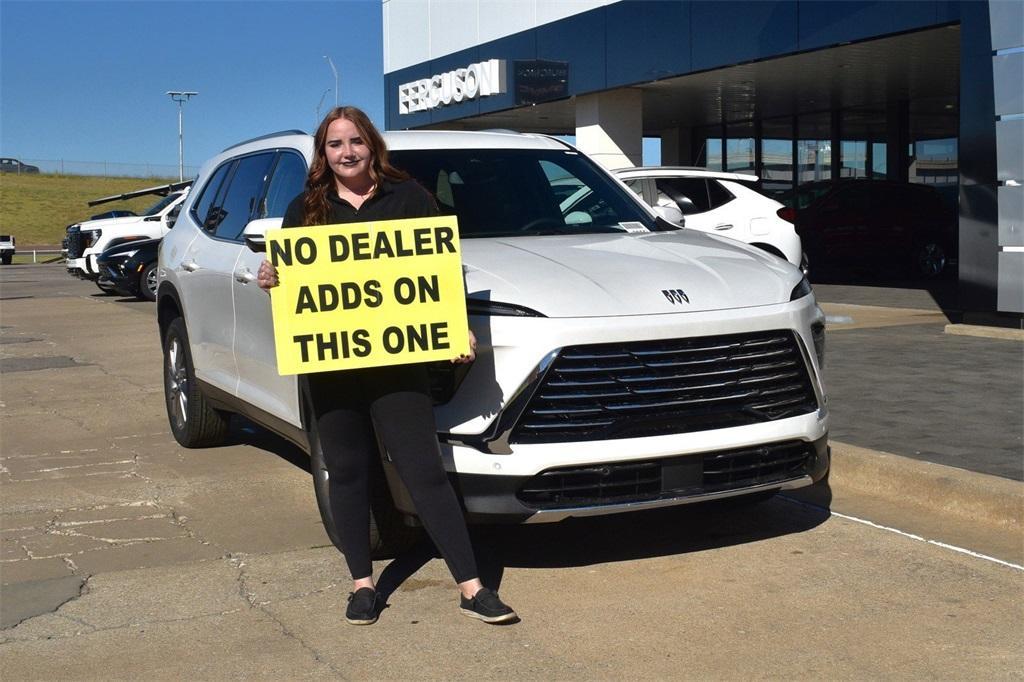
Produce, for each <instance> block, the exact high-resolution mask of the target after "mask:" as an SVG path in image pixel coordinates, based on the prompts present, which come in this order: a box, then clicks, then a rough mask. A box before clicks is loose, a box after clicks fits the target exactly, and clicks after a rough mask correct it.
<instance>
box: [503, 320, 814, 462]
mask: <svg viewBox="0 0 1024 682" xmlns="http://www.w3.org/2000/svg"><path fill="white" fill-rule="evenodd" d="M817 408H818V401H817V397H816V395H815V392H814V387H813V385H812V384H811V379H810V375H809V373H808V370H807V365H806V362H805V360H804V356H803V354H802V353H801V352H800V347H799V344H798V341H797V338H796V335H795V333H794V332H793V331H792V330H775V331H768V332H753V333H746V334H730V335H723V336H705V337H696V338H683V339H666V340H659V341H641V342H632V343H618V344H599V345H589V346H570V347H567V348H564V349H563V350H562V352H561V353H560V354H559V356H558V358H557V359H556V360H555V362H554V364H553V365H552V367H551V369H550V371H549V372H548V373H547V375H546V377H545V380H544V382H543V383H542V384H541V386H540V387H539V388H538V389H537V391H536V392H535V393H534V396H533V398H532V399H531V400H530V403H529V404H528V405H527V407H526V409H525V410H524V411H523V413H522V416H521V417H520V419H519V421H518V422H517V423H516V426H515V428H514V429H513V431H512V434H511V437H510V442H513V443H550V442H567V441H585V440H611V439H615V438H637V437H644V436H655V435H666V434H673V433H690V432H694V431H704V430H709V429H719V428H728V427H732V426H744V425H747V424H757V423H762V422H768V421H774V420H777V419H785V418H787V417H792V416H796V415H800V414H808V413H810V412H814V411H815V410H816V409H817Z"/></svg>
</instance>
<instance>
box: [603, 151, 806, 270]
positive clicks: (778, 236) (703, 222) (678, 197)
mask: <svg viewBox="0 0 1024 682" xmlns="http://www.w3.org/2000/svg"><path fill="white" fill-rule="evenodd" d="M614 173H615V175H617V176H618V178H619V179H620V180H622V181H623V182H624V183H626V185H627V186H628V187H629V188H630V189H631V190H633V191H634V192H636V194H637V196H639V197H641V198H642V199H643V200H644V201H645V202H646V203H647V204H649V205H651V206H653V207H655V208H669V209H670V210H673V211H674V210H678V211H679V213H680V214H681V215H682V216H683V218H685V220H686V227H688V228H690V229H694V230H701V231H703V232H711V233H713V234H719V235H721V236H723V237H729V238H731V239H736V240H739V241H741V242H746V243H747V244H752V245H754V246H757V247H759V248H761V249H764V250H765V251H767V252H768V253H772V254H775V255H776V256H779V257H780V258H785V259H786V260H787V261H789V262H790V263H792V264H793V265H796V266H799V267H800V268H801V269H802V270H803V271H804V272H806V271H807V259H806V256H804V253H803V250H802V248H801V244H800V236H799V235H798V234H797V233H796V229H795V227H794V226H793V223H792V222H790V221H788V220H785V219H784V218H782V217H780V215H779V211H780V210H782V209H785V206H784V205H783V204H780V203H779V202H778V201H775V200H774V199H771V198H769V197H766V196H765V195H763V194H761V193H760V192H758V191H757V190H756V189H754V188H753V187H752V186H751V185H753V184H754V183H756V182H757V176H754V175H744V174H742V173H721V172H718V171H709V170H707V169H705V168H686V167H676V166H648V167H640V168H622V169H619V170H616V171H614Z"/></svg>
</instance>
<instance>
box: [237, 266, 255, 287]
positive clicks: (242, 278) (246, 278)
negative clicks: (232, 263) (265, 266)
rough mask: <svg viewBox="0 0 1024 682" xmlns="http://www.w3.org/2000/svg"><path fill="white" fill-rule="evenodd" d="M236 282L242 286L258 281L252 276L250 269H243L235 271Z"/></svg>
mask: <svg viewBox="0 0 1024 682" xmlns="http://www.w3.org/2000/svg"><path fill="white" fill-rule="evenodd" d="M235 281H236V282H241V283H242V284H249V283H251V282H255V281H256V275H254V274H252V270H250V269H249V268H241V269H238V270H235Z"/></svg>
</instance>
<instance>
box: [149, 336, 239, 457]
mask: <svg viewBox="0 0 1024 682" xmlns="http://www.w3.org/2000/svg"><path fill="white" fill-rule="evenodd" d="M164 402H165V404H166V405H167V418H168V420H169V421H170V423H171V433H173V434H174V440H176V441H178V443H179V444H180V445H182V446H184V447H186V448H201V447H210V446H214V445H220V444H221V443H223V442H224V439H225V437H226V436H227V432H228V418H229V415H228V414H226V413H224V412H221V411H219V410H215V409H214V408H213V407H211V406H210V404H209V402H207V400H206V397H205V396H204V395H203V393H202V391H200V390H199V385H198V384H197V383H196V374H195V368H194V367H193V366H192V351H191V350H190V349H189V345H188V332H187V331H186V330H185V321H184V320H182V319H181V318H180V317H178V318H175V319H174V320H173V321H172V322H171V324H170V325H168V327H167V333H166V334H165V335H164Z"/></svg>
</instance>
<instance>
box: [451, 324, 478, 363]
mask: <svg viewBox="0 0 1024 682" xmlns="http://www.w3.org/2000/svg"><path fill="white" fill-rule="evenodd" d="M474 360H476V335H475V334H473V330H472V329H470V330H469V355H460V356H459V357H457V358H454V359H452V362H453V363H455V364H457V365H464V364H466V363H467V362H473V361H474Z"/></svg>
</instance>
